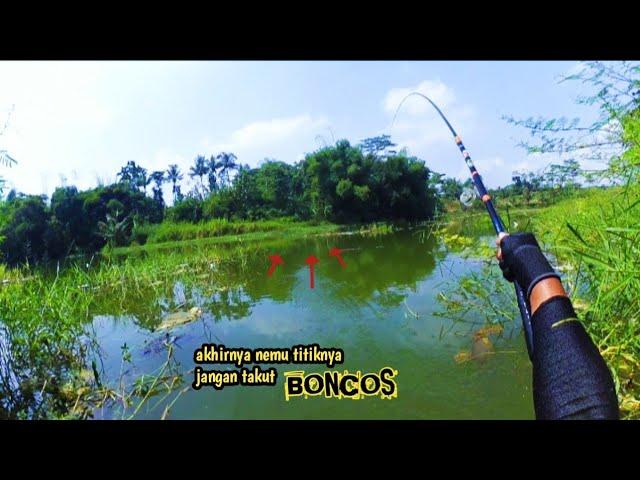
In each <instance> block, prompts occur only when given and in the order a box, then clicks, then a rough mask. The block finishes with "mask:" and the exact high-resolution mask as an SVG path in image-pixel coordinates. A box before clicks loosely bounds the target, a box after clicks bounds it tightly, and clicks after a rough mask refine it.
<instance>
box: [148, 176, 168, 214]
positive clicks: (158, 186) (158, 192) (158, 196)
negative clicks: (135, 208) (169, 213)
mask: <svg viewBox="0 0 640 480" xmlns="http://www.w3.org/2000/svg"><path fill="white" fill-rule="evenodd" d="M149 178H150V180H151V181H152V182H153V183H154V187H153V200H154V201H155V202H156V203H157V204H158V205H160V207H161V208H164V205H165V203H164V197H163V195H162V185H164V182H165V181H166V177H165V176H164V171H162V170H156V171H155V172H153V173H152V174H151V175H150V176H149Z"/></svg>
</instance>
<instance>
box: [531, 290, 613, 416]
mask: <svg viewBox="0 0 640 480" xmlns="http://www.w3.org/2000/svg"><path fill="white" fill-rule="evenodd" d="M575 317H576V314H575V311H574V310H573V307H572V306H571V301H570V300H569V299H568V298H566V297H554V298H552V299H550V300H548V301H547V302H545V303H543V304H542V305H541V306H540V307H539V308H538V310H536V312H535V313H534V315H533V317H532V324H533V344H534V349H533V350H534V355H533V359H532V362H533V400H534V405H535V411H536V418H538V419H541V420H559V419H602V420H616V419H618V418H619V411H618V399H617V396H616V391H615V385H614V383H613V379H612V377H611V372H610V371H609V368H608V367H607V365H606V363H605V362H604V359H603V358H602V356H601V355H600V352H599V351H598V348H597V347H596V346H595V345H594V343H593V342H592V341H591V338H590V337H589V335H588V334H587V332H586V331H585V329H584V327H583V326H582V324H581V323H580V322H579V321H577V320H571V319H572V318H575ZM563 320H565V321H564V322H563ZM558 322H561V323H558ZM554 324H556V326H555V327H554V326H553V325H554Z"/></svg>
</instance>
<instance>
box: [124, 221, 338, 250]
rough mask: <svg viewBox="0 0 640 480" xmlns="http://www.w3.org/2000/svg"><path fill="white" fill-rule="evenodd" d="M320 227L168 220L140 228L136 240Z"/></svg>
mask: <svg viewBox="0 0 640 480" xmlns="http://www.w3.org/2000/svg"><path fill="white" fill-rule="evenodd" d="M318 225H319V224H318V223H313V222H299V221H295V220H293V219H289V218H282V219H277V220H259V221H229V220H225V219H219V218H218V219H214V220H209V221H206V222H200V223H188V222H179V223H176V222H170V221H165V222H162V223H159V224H153V225H141V226H137V227H136V228H135V230H134V238H136V239H138V242H139V243H146V244H154V243H166V242H179V241H185V240H196V239H202V238H211V237H224V236H229V235H244V234H248V233H256V232H273V231H282V230H297V229H301V228H305V227H317V226H318ZM325 225H328V224H325Z"/></svg>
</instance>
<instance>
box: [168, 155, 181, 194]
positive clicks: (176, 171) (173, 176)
mask: <svg viewBox="0 0 640 480" xmlns="http://www.w3.org/2000/svg"><path fill="white" fill-rule="evenodd" d="M182 178H183V175H182V173H181V172H180V168H178V165H176V164H172V165H169V168H168V169H167V180H168V181H169V182H171V192H172V193H173V202H174V203H175V202H176V201H178V200H179V194H180V185H178V182H180V181H182Z"/></svg>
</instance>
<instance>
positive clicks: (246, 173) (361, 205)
mask: <svg viewBox="0 0 640 480" xmlns="http://www.w3.org/2000/svg"><path fill="white" fill-rule="evenodd" d="M394 146H395V145H394V144H393V143H392V142H391V140H390V138H389V137H388V136H387V135H383V136H380V137H374V138H371V139H366V140H364V141H363V142H362V143H360V144H358V145H351V144H350V143H349V141H347V140H340V141H338V142H337V143H336V144H335V145H332V146H327V147H324V148H321V149H319V150H317V151H315V152H313V153H310V154H307V155H306V156H305V158H304V159H302V160H301V161H299V162H297V163H294V164H289V163H285V162H282V161H277V160H270V159H266V160H265V161H264V162H262V163H261V164H260V165H259V166H258V167H256V168H251V167H249V166H248V165H244V164H241V163H240V162H238V158H237V157H236V155H234V154H233V153H227V152H222V153H220V154H218V155H212V156H209V157H208V158H207V157H205V156H204V155H198V156H197V157H196V158H195V159H194V162H193V165H192V166H191V167H190V169H189V170H188V171H187V172H183V171H181V169H180V168H179V167H178V165H175V164H174V165H169V166H168V167H167V169H166V170H159V171H152V172H149V171H148V170H147V169H145V168H144V167H142V166H141V165H138V164H137V163H136V162H134V161H129V162H127V164H126V165H125V166H123V167H122V168H121V169H120V171H119V172H118V173H117V181H116V182H115V183H113V184H111V185H100V186H97V187H95V188H92V189H89V190H85V191H80V190H78V189H77V188H76V187H74V186H61V187H58V188H56V190H55V191H54V192H53V194H52V196H51V198H50V199H48V198H47V197H46V196H44V195H41V196H36V195H24V194H21V193H18V192H16V191H11V192H9V194H8V195H7V197H6V198H5V199H4V200H2V201H0V255H1V256H2V260H3V261H4V262H5V263H8V264H10V265H16V264H21V263H29V264H33V263H38V262H42V261H48V260H56V259H60V258H64V257H65V256H68V255H71V254H77V253H79V254H87V253H93V252H96V251H98V250H100V249H101V248H103V247H104V246H105V245H111V246H122V245H127V244H129V243H131V242H132V241H134V240H137V239H136V238H135V227H136V225H141V224H145V223H159V222H162V221H163V220H169V221H174V222H200V221H203V220H209V219H214V218H224V219H227V220H236V219H237V220H261V219H271V218H278V217H291V218H294V219H297V220H318V221H330V222H336V223H363V222H374V221H407V222H416V221H421V220H426V219H430V218H432V217H433V216H434V212H435V210H436V207H437V203H438V199H437V195H436V188H435V187H434V183H433V179H434V178H440V177H439V176H438V175H437V174H435V173H433V172H431V171H430V170H429V169H428V168H427V167H426V166H425V163H424V161H422V160H420V159H418V158H416V157H411V156H408V155H407V153H406V151H401V152H399V153H398V152H396V151H395V150H393V147H394ZM185 175H188V176H189V177H191V178H192V179H193V183H194V185H193V188H192V189H191V190H190V191H189V192H187V193H183V192H182V189H181V181H182V180H183V179H184V178H185ZM165 184H168V185H170V186H171V194H172V200H173V204H172V205H171V206H168V205H167V202H166V201H165V198H164V196H163V186H164V185H165ZM149 190H150V191H149ZM140 240H141V241H142V239H140Z"/></svg>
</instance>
